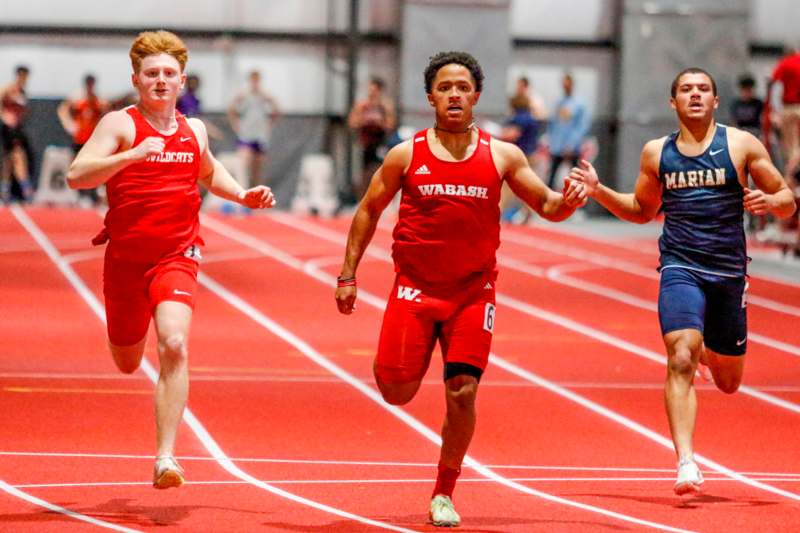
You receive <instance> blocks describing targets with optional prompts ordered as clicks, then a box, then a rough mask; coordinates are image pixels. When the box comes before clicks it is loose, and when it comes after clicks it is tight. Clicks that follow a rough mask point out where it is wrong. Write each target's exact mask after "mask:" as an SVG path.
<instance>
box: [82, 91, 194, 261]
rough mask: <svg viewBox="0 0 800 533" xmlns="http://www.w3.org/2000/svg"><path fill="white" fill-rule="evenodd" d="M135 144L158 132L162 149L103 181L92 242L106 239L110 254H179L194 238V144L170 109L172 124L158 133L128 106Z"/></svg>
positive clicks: (149, 257) (151, 257)
mask: <svg viewBox="0 0 800 533" xmlns="http://www.w3.org/2000/svg"><path fill="white" fill-rule="evenodd" d="M127 112H128V114H129V115H130V116H131V118H132V119H133V122H134V124H135V125H136V138H135V139H134V141H133V146H137V145H138V144H139V143H141V142H142V141H143V140H144V139H145V138H147V137H163V138H164V141H165V144H164V151H163V152H161V153H160V154H157V155H153V156H150V157H148V158H147V159H146V160H144V161H139V162H136V163H133V164H132V165H130V166H128V167H126V168H125V169H123V170H122V171H120V172H119V173H117V174H116V175H114V177H112V178H111V179H110V180H108V182H107V183H106V194H107V196H108V213H106V219H105V229H104V233H105V235H103V233H101V235H98V237H97V238H96V239H95V241H94V242H95V244H100V243H102V242H103V240H104V237H106V236H107V238H108V239H109V240H110V243H109V249H108V251H107V254H109V255H110V256H111V258H113V259H126V260H131V261H137V262H149V261H158V260H160V259H161V258H163V257H165V256H167V255H170V254H175V253H183V251H184V250H186V249H187V248H189V246H191V245H193V244H198V243H202V240H201V239H200V235H199V232H200V218H199V216H198V214H199V211H200V191H199V190H198V188H197V178H198V174H199V171H200V145H199V144H198V142H197V138H196V137H195V134H194V131H193V130H192V128H191V126H189V124H188V122H187V121H186V118H185V117H184V116H183V115H182V114H180V113H179V112H178V111H176V112H175V115H176V119H177V121H178V129H177V131H176V132H175V133H174V134H172V135H169V136H167V135H162V134H161V133H159V132H158V131H156V129H155V128H153V127H152V126H151V125H150V124H149V123H148V122H147V121H146V120H145V119H144V117H143V116H142V114H141V113H140V112H139V111H138V110H137V109H136V107H134V106H131V107H129V108H128V109H127Z"/></svg>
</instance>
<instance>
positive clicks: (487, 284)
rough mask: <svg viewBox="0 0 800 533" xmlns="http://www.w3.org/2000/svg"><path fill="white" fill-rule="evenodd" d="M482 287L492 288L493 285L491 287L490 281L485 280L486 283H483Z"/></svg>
mask: <svg viewBox="0 0 800 533" xmlns="http://www.w3.org/2000/svg"><path fill="white" fill-rule="evenodd" d="M483 288H484V289H493V288H494V287H492V283H491V282H490V281H487V282H486V285H484V286H483Z"/></svg>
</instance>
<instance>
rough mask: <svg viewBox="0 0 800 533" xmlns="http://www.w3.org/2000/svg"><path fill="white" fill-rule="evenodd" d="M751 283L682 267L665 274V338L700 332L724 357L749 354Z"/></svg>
mask: <svg viewBox="0 0 800 533" xmlns="http://www.w3.org/2000/svg"><path fill="white" fill-rule="evenodd" d="M746 295H747V279H746V276H739V277H728V276H720V275H717V274H713V273H709V272H700V271H697V270H690V269H688V268H682V267H670V268H664V269H662V270H661V284H660V288H659V292H658V320H659V323H660V324H661V334H662V335H666V334H667V333H669V332H671V331H675V330H679V329H696V330H698V331H700V333H702V334H703V340H704V341H705V345H706V346H707V347H708V348H709V349H710V350H713V351H714V352H716V353H719V354H722V355H744V354H745V352H746V351H747V298H746Z"/></svg>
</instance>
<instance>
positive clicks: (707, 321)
mask: <svg viewBox="0 0 800 533" xmlns="http://www.w3.org/2000/svg"><path fill="white" fill-rule="evenodd" d="M677 137H678V133H677V132H675V133H672V134H671V135H669V136H668V137H667V139H666V141H665V142H664V146H663V149H662V151H661V159H660V162H659V173H658V174H659V178H660V180H661V182H662V185H663V192H662V197H661V199H662V206H663V210H664V215H665V219H664V230H663V234H662V235H661V238H660V239H659V249H660V251H661V267H660V270H661V288H660V293H659V305H658V311H659V320H660V323H661V332H662V334H664V335H666V334H667V333H669V332H670V331H675V330H679V329H687V328H691V329H697V330H699V331H701V332H703V334H704V339H705V343H706V345H707V346H708V347H709V348H711V349H712V350H714V351H715V352H718V353H721V354H724V355H742V354H744V353H745V351H746V348H747V341H746V339H747V317H746V312H745V311H746V309H745V290H746V286H747V283H746V267H747V254H746V248H745V246H746V245H745V235H744V224H743V214H744V208H743V205H742V197H743V195H744V189H743V188H742V185H741V183H740V181H739V176H738V173H737V171H736V167H735V166H734V164H733V162H732V161H731V155H730V152H729V148H728V130H727V128H726V127H725V126H723V125H720V124H717V129H716V132H715V134H714V138H713V140H712V142H711V145H710V146H709V147H708V148H707V149H706V150H705V151H704V152H703V153H702V154H700V155H699V156H696V157H689V156H685V155H683V154H682V153H681V152H680V151H679V150H678V146H677V143H676V140H677Z"/></svg>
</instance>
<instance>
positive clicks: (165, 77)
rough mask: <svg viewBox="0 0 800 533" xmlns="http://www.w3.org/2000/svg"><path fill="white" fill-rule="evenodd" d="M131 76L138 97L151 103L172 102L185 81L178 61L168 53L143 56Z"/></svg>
mask: <svg viewBox="0 0 800 533" xmlns="http://www.w3.org/2000/svg"><path fill="white" fill-rule="evenodd" d="M132 78H133V86H134V87H135V88H136V89H137V90H138V91H139V97H140V99H141V100H146V101H149V102H152V103H169V102H172V103H174V102H175V100H176V99H177V98H178V94H179V93H180V91H181V89H182V88H183V84H184V82H185V81H186V75H185V74H184V73H183V72H181V65H180V63H178V60H177V59H175V58H174V57H172V56H171V55H169V54H157V55H151V56H147V57H145V58H144V59H142V64H141V67H140V68H139V72H138V73H134V74H133V76H132Z"/></svg>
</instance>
